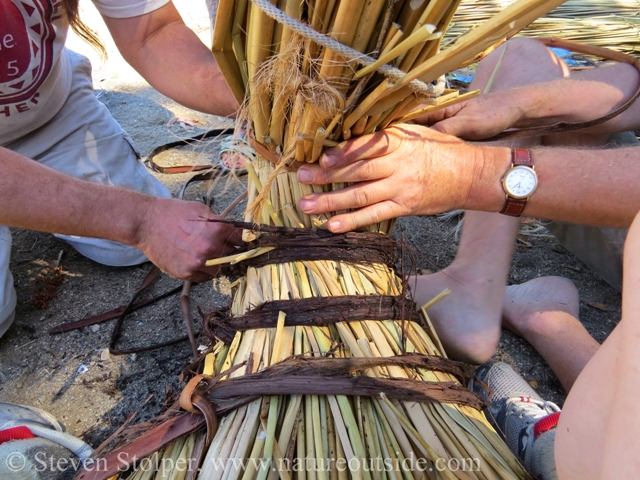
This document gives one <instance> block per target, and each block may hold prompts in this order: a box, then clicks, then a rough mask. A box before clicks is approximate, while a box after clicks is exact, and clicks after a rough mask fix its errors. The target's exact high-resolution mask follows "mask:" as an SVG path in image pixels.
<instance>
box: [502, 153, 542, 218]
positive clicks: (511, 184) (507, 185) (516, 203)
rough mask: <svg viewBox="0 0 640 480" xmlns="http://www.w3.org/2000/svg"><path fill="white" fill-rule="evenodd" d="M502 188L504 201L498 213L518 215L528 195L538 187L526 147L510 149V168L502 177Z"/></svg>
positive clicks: (525, 203)
mask: <svg viewBox="0 0 640 480" xmlns="http://www.w3.org/2000/svg"><path fill="white" fill-rule="evenodd" d="M502 188H504V193H505V195H506V201H505V202H504V207H503V208H502V210H501V211H500V213H502V214H504V215H510V216H512V217H519V216H520V215H521V214H522V211H523V210H524V207H525V206H526V205H527V201H528V200H529V197H531V195H533V192H535V191H536V188H538V175H537V174H536V171H535V170H534V168H533V159H532V158H531V151H529V150H528V149H526V148H513V149H511V168H510V169H509V170H508V171H507V173H505V174H504V177H502Z"/></svg>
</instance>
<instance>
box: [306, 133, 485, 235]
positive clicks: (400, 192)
mask: <svg viewBox="0 0 640 480" xmlns="http://www.w3.org/2000/svg"><path fill="white" fill-rule="evenodd" d="M481 152H482V147H474V146H472V145H469V144H467V143H465V142H463V141H461V140H459V139H457V138H455V137H452V136H448V135H443V134H441V133H438V132H434V131H433V130H431V129H429V128H426V127H423V126H419V125H399V126H395V127H393V128H389V129H386V130H384V131H381V132H378V133H375V134H373V135H366V136H363V137H360V138H357V139H355V140H353V141H350V142H346V143H343V144H342V145H340V146H338V147H335V148H332V149H329V150H327V151H326V152H325V153H324V154H323V156H322V157H321V159H320V162H319V165H318V164H311V165H304V166H302V167H300V168H299V169H298V181H300V182H301V183H306V184H317V185H323V184H329V183H339V182H352V183H354V185H351V186H349V187H347V188H345V189H343V190H338V191H335V192H330V193H321V194H312V195H306V196H304V197H303V198H302V199H301V200H300V208H301V209H302V210H303V211H304V212H305V213H307V214H319V213H328V212H333V211H339V210H347V209H357V210H355V211H352V212H349V213H345V214H340V215H336V216H334V217H332V218H331V220H329V222H328V225H327V227H328V228H329V230H330V231H332V232H334V233H343V232H348V231H350V230H353V229H356V228H359V227H363V226H366V225H372V224H374V223H377V222H381V221H384V220H388V219H391V218H395V217H401V216H407V215H431V214H435V213H441V212H445V211H448V210H453V209H456V208H464V206H465V203H466V200H467V198H468V196H469V192H470V188H471V184H472V180H473V177H474V174H475V170H476V168H478V167H481V165H482V162H481V160H482V155H481Z"/></svg>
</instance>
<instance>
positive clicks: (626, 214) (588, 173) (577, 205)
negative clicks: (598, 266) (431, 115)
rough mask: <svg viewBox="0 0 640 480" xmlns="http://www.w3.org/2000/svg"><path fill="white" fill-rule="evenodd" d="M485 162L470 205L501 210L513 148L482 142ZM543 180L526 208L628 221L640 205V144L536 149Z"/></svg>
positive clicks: (607, 222) (582, 219) (540, 213)
mask: <svg viewBox="0 0 640 480" xmlns="http://www.w3.org/2000/svg"><path fill="white" fill-rule="evenodd" d="M482 151H483V153H484V155H482V156H481V157H480V158H481V159H482V163H483V164H482V165H481V166H480V167H479V168H477V169H476V171H480V172H482V173H481V174H479V175H478V176H477V177H476V179H475V181H474V184H473V186H472V189H471V193H470V194H469V198H468V201H467V203H466V204H465V205H464V208H468V209H471V210H483V211H488V212H498V211H500V210H501V209H502V207H503V206H504V202H505V193H504V190H503V189H502V185H501V180H502V177H503V176H504V174H505V173H506V171H507V170H508V169H509V166H510V162H511V160H510V151H509V149H507V148H500V147H482ZM532 157H533V162H534V165H535V170H536V172H537V174H538V179H539V185H538V189H537V190H536V192H535V193H534V194H533V195H532V196H531V198H530V199H529V202H528V203H527V206H526V208H525V210H524V215H526V216H529V217H539V218H547V219H551V220H558V221H566V222H570V223H581V224H587V225H602V226H613V227H628V226H629V225H630V224H631V222H632V221H633V218H634V217H635V215H636V214H637V213H638V211H640V189H639V188H638V185H637V182H638V178H640V148H638V147H635V148H633V147H632V148H621V149H608V150H584V149H569V148H535V149H533V150H532Z"/></svg>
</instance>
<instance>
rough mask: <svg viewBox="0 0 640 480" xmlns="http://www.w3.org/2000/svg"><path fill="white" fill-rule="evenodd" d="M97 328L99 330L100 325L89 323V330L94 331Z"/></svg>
mask: <svg viewBox="0 0 640 480" xmlns="http://www.w3.org/2000/svg"><path fill="white" fill-rule="evenodd" d="M98 330H100V325H91V331H92V332H93V333H96V332H97V331H98Z"/></svg>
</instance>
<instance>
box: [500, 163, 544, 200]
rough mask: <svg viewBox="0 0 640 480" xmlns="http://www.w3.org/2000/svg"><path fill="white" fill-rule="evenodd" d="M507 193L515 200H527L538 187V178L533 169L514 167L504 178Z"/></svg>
mask: <svg viewBox="0 0 640 480" xmlns="http://www.w3.org/2000/svg"><path fill="white" fill-rule="evenodd" d="M503 185H504V189H505V191H506V192H507V193H508V194H509V195H510V196H511V197H513V198H527V197H529V196H530V195H531V194H532V193H533V192H534V191H535V189H536V187H537V186H538V176H537V175H536V172H534V171H533V169H532V168H529V167H525V166H518V167H514V168H512V169H511V170H509V172H507V174H506V175H505V177H504V180H503Z"/></svg>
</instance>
